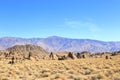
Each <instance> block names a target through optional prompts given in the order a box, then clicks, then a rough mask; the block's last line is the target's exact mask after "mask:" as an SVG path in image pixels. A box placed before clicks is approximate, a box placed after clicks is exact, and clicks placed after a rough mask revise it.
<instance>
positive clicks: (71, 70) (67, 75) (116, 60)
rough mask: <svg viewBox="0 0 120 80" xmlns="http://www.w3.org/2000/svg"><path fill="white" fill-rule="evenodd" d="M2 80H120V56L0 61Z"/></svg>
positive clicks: (0, 76) (0, 77)
mask: <svg viewBox="0 0 120 80" xmlns="http://www.w3.org/2000/svg"><path fill="white" fill-rule="evenodd" d="M0 80H120V56H114V57H113V58H112V59H110V60H105V59H103V58H88V59H79V60H64V61H57V60H40V61H24V62H22V63H15V64H8V61H0Z"/></svg>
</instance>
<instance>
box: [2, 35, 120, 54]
mask: <svg viewBox="0 0 120 80" xmlns="http://www.w3.org/2000/svg"><path fill="white" fill-rule="evenodd" d="M26 44H32V45H36V46H41V47H42V48H43V49H45V50H46V51H49V52H50V51H54V52H62V51H72V52H82V51H89V52H113V51H119V50H120V42H119V41H117V42H115V41H114V42H112V41H111V42H105V41H99V40H91V39H71V38H64V37H58V36H51V37H48V38H17V37H2V38H0V50H4V49H7V48H9V47H12V46H15V45H26Z"/></svg>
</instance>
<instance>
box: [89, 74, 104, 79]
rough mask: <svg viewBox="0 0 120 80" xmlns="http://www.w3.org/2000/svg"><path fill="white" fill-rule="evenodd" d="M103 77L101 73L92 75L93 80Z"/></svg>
mask: <svg viewBox="0 0 120 80" xmlns="http://www.w3.org/2000/svg"><path fill="white" fill-rule="evenodd" d="M102 78H103V76H102V75H100V74H97V75H94V76H91V80H100V79H102Z"/></svg>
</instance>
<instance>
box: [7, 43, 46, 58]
mask: <svg viewBox="0 0 120 80" xmlns="http://www.w3.org/2000/svg"><path fill="white" fill-rule="evenodd" d="M6 50H7V51H9V52H13V53H18V54H22V55H28V54H29V53H31V54H33V55H38V56H41V57H43V56H46V55H48V52H46V51H45V50H44V49H43V48H41V47H40V46H34V45H15V46H13V47H10V48H8V49H6Z"/></svg>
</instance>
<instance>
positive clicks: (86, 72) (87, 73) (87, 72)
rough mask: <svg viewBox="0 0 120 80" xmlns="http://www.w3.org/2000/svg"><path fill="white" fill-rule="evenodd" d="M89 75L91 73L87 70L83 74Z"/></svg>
mask: <svg viewBox="0 0 120 80" xmlns="http://www.w3.org/2000/svg"><path fill="white" fill-rule="evenodd" d="M90 73H91V71H90V70H89V69H87V70H85V71H84V72H83V74H84V75H89V74H90Z"/></svg>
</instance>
